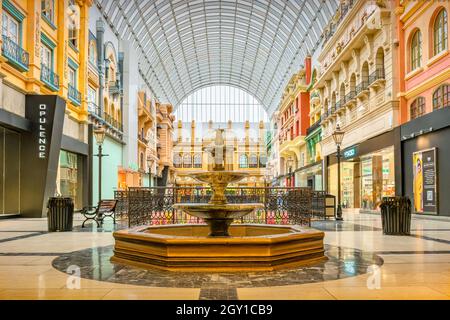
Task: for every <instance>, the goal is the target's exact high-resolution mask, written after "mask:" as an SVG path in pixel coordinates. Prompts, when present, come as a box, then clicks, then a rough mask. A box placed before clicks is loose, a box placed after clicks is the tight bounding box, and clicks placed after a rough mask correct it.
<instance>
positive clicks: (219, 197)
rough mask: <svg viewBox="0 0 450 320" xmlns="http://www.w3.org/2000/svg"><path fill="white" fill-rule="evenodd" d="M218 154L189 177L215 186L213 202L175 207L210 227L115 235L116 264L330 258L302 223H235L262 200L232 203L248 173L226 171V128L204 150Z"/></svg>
mask: <svg viewBox="0 0 450 320" xmlns="http://www.w3.org/2000/svg"><path fill="white" fill-rule="evenodd" d="M205 151H206V152H208V153H210V154H211V155H212V157H213V158H214V163H213V166H212V170H211V171H207V172H198V173H192V174H190V176H191V177H192V178H194V179H196V180H198V181H200V182H202V183H207V184H208V185H209V186H210V187H211V190H212V197H211V199H210V201H209V202H208V203H178V204H175V205H174V208H175V209H178V210H182V211H184V212H186V213H187V214H189V215H192V216H195V217H199V218H202V219H203V220H204V221H205V222H206V224H207V225H191V224H190V225H166V226H143V227H137V228H133V229H128V230H120V231H117V232H115V233H114V238H115V241H116V242H115V247H114V256H113V257H112V258H111V259H112V261H113V262H118V263H128V264H134V265H138V266H142V267H156V268H160V269H164V270H171V271H208V272H211V271H270V270H275V269H278V268H283V267H291V266H297V265H299V264H305V263H311V262H315V261H319V260H322V259H325V257H324V247H323V237H324V234H323V232H320V231H317V230H314V229H311V228H303V227H299V226H276V225H255V224H236V225H232V222H233V221H234V220H235V219H237V218H241V217H243V216H245V215H248V214H250V213H252V212H253V211H254V210H255V209H258V208H262V207H263V204H258V203H244V204H241V203H240V204H232V203H227V199H226V196H225V189H226V188H227V186H228V184H230V183H234V182H238V181H240V180H241V179H242V178H244V177H245V176H247V173H244V172H234V171H230V170H226V168H228V167H230V166H229V164H227V163H226V156H225V155H226V153H227V151H229V150H227V147H226V146H225V144H224V139H223V130H221V129H219V130H217V131H216V137H215V141H214V145H213V146H212V147H210V148H206V149H205Z"/></svg>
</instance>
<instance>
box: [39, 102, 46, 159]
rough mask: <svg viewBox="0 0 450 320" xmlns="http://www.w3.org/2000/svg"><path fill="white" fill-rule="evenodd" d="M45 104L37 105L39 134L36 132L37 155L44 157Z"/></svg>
mask: <svg viewBox="0 0 450 320" xmlns="http://www.w3.org/2000/svg"><path fill="white" fill-rule="evenodd" d="M46 124H47V105H46V104H40V105H39V129H38V130H39V134H38V157H39V158H40V159H45V158H46V157H47V129H46Z"/></svg>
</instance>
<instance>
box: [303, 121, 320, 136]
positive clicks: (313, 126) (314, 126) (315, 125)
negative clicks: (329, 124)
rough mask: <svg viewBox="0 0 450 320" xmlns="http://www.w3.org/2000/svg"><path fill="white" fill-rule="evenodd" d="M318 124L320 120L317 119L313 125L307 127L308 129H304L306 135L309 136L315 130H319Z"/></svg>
mask: <svg viewBox="0 0 450 320" xmlns="http://www.w3.org/2000/svg"><path fill="white" fill-rule="evenodd" d="M320 123H321V118H319V120H317V121H316V122H314V124H312V125H311V126H309V128H308V129H306V135H307V136H309V135H310V134H311V133H312V132H314V131H315V130H316V129H317V128H319V127H320Z"/></svg>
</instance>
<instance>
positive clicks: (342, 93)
mask: <svg viewBox="0 0 450 320" xmlns="http://www.w3.org/2000/svg"><path fill="white" fill-rule="evenodd" d="M339 99H340V102H339V106H342V105H343V104H345V84H344V83H341V88H340V90H339Z"/></svg>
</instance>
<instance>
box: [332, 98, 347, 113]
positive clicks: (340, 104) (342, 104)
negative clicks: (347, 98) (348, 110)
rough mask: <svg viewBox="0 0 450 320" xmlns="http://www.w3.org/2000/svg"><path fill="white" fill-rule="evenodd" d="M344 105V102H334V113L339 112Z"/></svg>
mask: <svg viewBox="0 0 450 320" xmlns="http://www.w3.org/2000/svg"><path fill="white" fill-rule="evenodd" d="M344 105H345V102H344V103H342V102H341V101H340V100H339V101H338V102H336V104H335V105H334V112H339V110H340V109H341V108H342V106H344Z"/></svg>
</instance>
